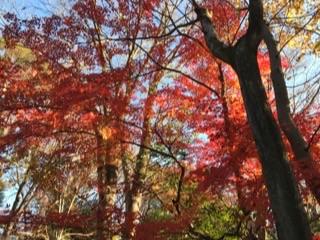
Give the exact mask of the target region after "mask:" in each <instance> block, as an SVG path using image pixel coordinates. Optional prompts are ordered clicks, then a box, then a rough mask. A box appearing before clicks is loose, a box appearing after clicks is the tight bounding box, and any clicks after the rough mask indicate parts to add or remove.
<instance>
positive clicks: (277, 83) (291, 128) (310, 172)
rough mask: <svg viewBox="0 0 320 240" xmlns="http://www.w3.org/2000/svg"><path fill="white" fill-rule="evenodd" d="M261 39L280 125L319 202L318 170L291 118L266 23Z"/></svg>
mask: <svg viewBox="0 0 320 240" xmlns="http://www.w3.org/2000/svg"><path fill="white" fill-rule="evenodd" d="M263 39H264V41H265V43H266V45H267V48H268V52H269V58H270V67H271V80H272V84H273V88H274V94H275V98H276V107H277V113H278V120H279V123H280V127H281V129H282V131H283V132H284V134H285V136H286V137H287V139H288V140H289V143H290V145H291V148H292V151H293V154H294V157H295V160H296V161H297V162H298V163H299V167H300V170H301V172H302V174H303V176H304V178H305V180H306V183H307V185H308V187H309V189H310V190H311V192H312V194H313V196H314V197H315V198H316V200H317V201H318V203H319V204H320V171H319V169H318V168H317V166H316V165H315V163H314V160H313V158H312V156H311V153H310V152H309V149H308V144H307V143H306V141H305V140H304V139H303V136H302V135H301V133H300V131H299V129H298V127H297V126H296V124H295V122H294V120H293V119H292V116H291V111H290V101H289V97H288V92H287V87H286V83H285V80H284V75H283V71H282V66H281V56H280V53H279V51H278V49H277V44H276V41H275V40H274V38H273V36H272V33H271V32H270V30H269V28H268V27H267V26H266V25H264V26H263Z"/></svg>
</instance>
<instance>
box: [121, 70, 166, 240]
mask: <svg viewBox="0 0 320 240" xmlns="http://www.w3.org/2000/svg"><path fill="white" fill-rule="evenodd" d="M162 74H163V73H160V75H157V76H156V77H155V81H153V82H152V83H151V85H150V87H149V90H148V97H147V100H146V104H145V109H144V119H143V132H142V136H141V141H140V142H141V145H142V146H149V145H150V135H151V133H150V131H151V126H150V116H151V112H152V105H153V94H154V93H155V92H156V90H157V85H158V83H159V81H160V79H161V77H162ZM148 159H149V151H148V150H147V149H145V148H143V147H140V149H139V152H138V155H137V158H136V166H135V172H134V176H133V183H132V187H131V190H130V192H129V193H128V195H127V196H128V199H127V219H126V224H125V225H126V231H125V232H126V233H125V239H133V238H134V236H135V230H136V225H137V224H138V221H139V215H140V211H141V206H142V201H143V196H142V191H143V188H142V187H143V184H144V180H145V175H146V171H147V164H148Z"/></svg>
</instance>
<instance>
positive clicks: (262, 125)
mask: <svg viewBox="0 0 320 240" xmlns="http://www.w3.org/2000/svg"><path fill="white" fill-rule="evenodd" d="M234 51H235V55H234V69H235V71H236V73H237V75H238V77H239V81H240V87H241V92H242V96H243V100H244V103H245V108H246V112H247V116H248V121H249V124H250V126H251V129H252V132H253V137H254V139H255V142H256V145H257V148H258V153H259V156H260V159H261V163H262V170H263V175H264V178H265V182H266V185H267V189H268V193H269V198H270V202H271V207H272V210H273V214H274V216H275V221H276V226H277V232H278V237H279V239H288V240H289V239H290V240H295V239H296V240H298V239H311V233H310V228H309V225H308V222H307V218H306V215H305V212H304V210H303V206H302V202H301V199H300V197H299V193H298V190H297V187H296V184H295V179H294V177H293V174H292V171H291V169H290V166H289V163H288V160H287V156H286V153H285V150H284V147H283V143H282V139H281V134H280V129H279V128H278V126H277V124H276V121H275V119H274V117H273V115H272V112H271V109H270V106H269V104H268V101H267V96H266V93H265V89H264V86H263V84H262V80H261V76H260V72H259V67H258V62H257V53H256V49H252V46H251V39H250V38H246V37H245V38H242V39H241V40H240V41H239V43H238V44H237V46H236V48H235V49H234Z"/></svg>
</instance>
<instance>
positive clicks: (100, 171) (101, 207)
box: [96, 131, 106, 240]
mask: <svg viewBox="0 0 320 240" xmlns="http://www.w3.org/2000/svg"><path fill="white" fill-rule="evenodd" d="M96 141H97V156H96V158H97V184H98V207H97V226H96V239H97V240H103V239H104V232H105V210H106V199H105V183H104V175H105V173H104V167H103V166H104V161H105V160H104V159H105V156H106V154H105V151H104V150H105V149H104V146H103V139H102V137H101V135H100V133H99V132H98V131H96Z"/></svg>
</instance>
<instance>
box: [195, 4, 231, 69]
mask: <svg viewBox="0 0 320 240" xmlns="http://www.w3.org/2000/svg"><path fill="white" fill-rule="evenodd" d="M192 3H193V7H194V11H195V12H196V14H197V18H198V20H200V23H201V27H202V31H203V34H204V38H205V41H206V44H207V46H208V48H209V50H210V51H211V53H212V54H213V55H214V57H217V58H219V59H221V60H222V61H224V62H226V63H229V64H231V62H232V60H231V59H232V58H231V53H232V47H230V46H227V45H226V44H225V43H223V42H222V41H220V40H219V39H218V37H217V34H216V31H215V29H214V27H213V24H212V22H211V19H210V17H209V16H208V14H207V10H206V9H204V8H202V7H200V6H199V5H198V4H197V2H196V1H195V0H193V1H192Z"/></svg>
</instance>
